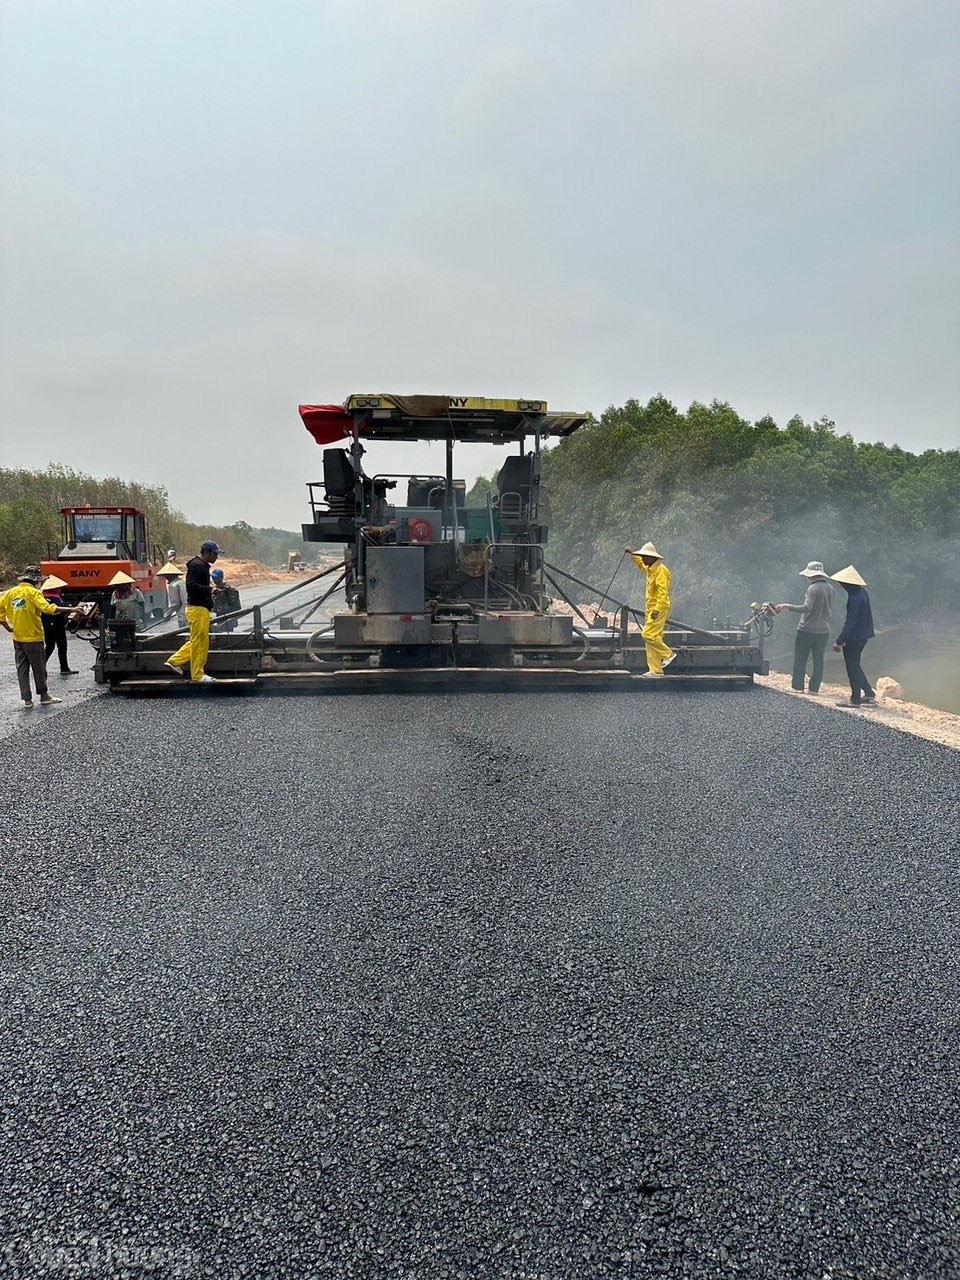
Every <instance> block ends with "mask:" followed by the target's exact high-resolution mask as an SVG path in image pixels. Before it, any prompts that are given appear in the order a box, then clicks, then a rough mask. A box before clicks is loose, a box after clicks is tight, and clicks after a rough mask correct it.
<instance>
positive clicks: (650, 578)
mask: <svg viewBox="0 0 960 1280" xmlns="http://www.w3.org/2000/svg"><path fill="white" fill-rule="evenodd" d="M624 552H625V554H626V555H628V556H630V557H631V558H632V559H633V563H634V564H635V565H636V566H637V568H638V569H639V570H640V572H641V573H643V574H645V575H646V579H647V598H646V607H645V615H646V616H645V618H644V623H643V632H642V635H643V643H644V646H645V647H646V650H647V671H646V675H647V676H662V675H663V669H664V667H668V666H669V665H670V663H671V662H672V661H673V660H674V658H675V657H676V656H677V655H676V654H675V653H674V651H673V650H672V649H671V648H670V646H669V645H668V644H666V643H665V641H664V639H663V633H664V631H665V630H666V626H667V623H668V622H669V620H670V570H669V569H668V568H667V566H666V565H665V564H664V563H663V556H662V555H661V554H660V552H659V551H658V550H657V548H656V547H655V546H654V545H653V543H652V542H645V543H644V544H643V546H642V547H641V548H640V550H639V551H634V550H633V549H632V548H631V547H625V548H624Z"/></svg>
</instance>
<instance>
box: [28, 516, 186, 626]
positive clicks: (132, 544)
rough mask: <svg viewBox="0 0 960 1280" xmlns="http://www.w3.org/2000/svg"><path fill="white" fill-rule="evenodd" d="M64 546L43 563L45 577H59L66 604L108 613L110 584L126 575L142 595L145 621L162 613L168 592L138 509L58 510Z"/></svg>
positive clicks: (157, 553)
mask: <svg viewBox="0 0 960 1280" xmlns="http://www.w3.org/2000/svg"><path fill="white" fill-rule="evenodd" d="M60 518H61V521H62V539H63V542H62V547H61V549H60V551H59V552H56V550H55V548H53V547H48V549H47V550H48V555H49V556H50V558H49V559H47V560H44V561H42V562H41V565H40V571H41V573H43V574H44V576H49V575H53V576H55V577H57V578H61V579H62V580H63V581H64V582H65V583H66V584H67V585H66V586H65V587H64V588H63V592H62V594H63V599H64V602H65V603H66V604H76V605H80V604H91V603H96V604H97V605H98V606H99V608H100V611H101V613H104V614H107V613H108V612H109V603H110V597H111V595H112V593H113V587H112V586H111V581H112V579H113V578H114V577H115V575H116V574H118V573H126V574H129V575H130V577H131V578H133V580H134V583H135V584H136V586H137V588H138V589H139V590H140V591H141V592H142V594H143V598H144V605H145V609H146V613H147V615H148V616H151V615H152V616H154V617H159V616H160V614H162V612H163V610H164V609H165V608H166V603H167V593H166V589H165V587H164V583H163V579H162V578H159V577H157V569H159V568H160V567H161V566H162V564H163V563H164V559H163V554H162V552H161V551H160V550H159V549H158V548H157V547H151V546H150V541H149V529H148V526H147V516H146V512H144V511H140V510H139V509H138V508H137V507H91V506H84V507H62V508H61V510H60Z"/></svg>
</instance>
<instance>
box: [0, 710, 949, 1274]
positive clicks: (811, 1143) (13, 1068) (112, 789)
mask: <svg viewBox="0 0 960 1280" xmlns="http://www.w3.org/2000/svg"><path fill="white" fill-rule="evenodd" d="M54 764H55V770H54ZM54 772H55V781H56V789H55V801H54V802H53V803H51V802H50V801H49V800H48V799H47V798H46V796H45V794H44V792H45V790H46V787H47V785H48V780H51V779H52V775H54ZM958 778H960V774H958V758H957V756H956V753H955V752H953V751H951V750H948V749H947V748H945V747H942V746H939V745H935V744H933V743H928V742H923V741H920V740H918V739H916V738H913V737H909V736H907V735H901V734H890V733H887V732H884V731H882V730H881V729H880V728H879V727H876V726H874V725H871V724H869V723H863V722H858V721H856V720H855V719H854V717H853V716H851V715H835V716H830V715H824V714H823V712H822V711H821V710H820V709H819V708H818V707H816V706H813V705H810V704H807V703H805V702H803V701H801V700H800V699H796V700H787V699H779V698H776V699H775V698H772V697H771V696H770V695H769V694H768V693H765V692H761V691H759V690H755V691H745V692H742V693H728V694H722V693H685V694H677V693H672V692H671V691H669V690H667V689H663V690H661V689H654V690H646V691H644V694H643V696H630V695H622V694H601V695H597V694H589V693H575V692H568V693H566V694H564V695H561V696H557V695H552V694H538V693H529V694H525V695H519V696H518V695H514V696H508V695H499V694H484V695H476V694H474V695H464V696H463V697H459V698H450V697H437V696H430V695H422V696H409V697H403V696H396V695H394V696H379V695H368V696H365V697H348V696H330V697H326V698H319V697H314V698H309V697H293V696H288V697H270V696H256V697H248V698H233V699H223V700H214V699H205V698H204V699H201V698H197V699H195V700H194V699H180V700H171V701H147V702H128V701H126V700H122V699H113V698H108V699H96V700H93V701H89V702H87V703H85V704H84V705H80V706H77V707H74V708H72V709H70V710H69V711H68V712H67V714H65V715H61V716H59V717H58V718H56V719H54V720H51V721H50V722H48V723H45V724H44V725H43V726H42V728H41V730H40V731H35V732H31V733H29V734H26V735H21V736H15V737H8V738H7V739H6V740H4V741H3V742H0V799H2V803H3V809H4V813H5V814H7V815H8V816H7V818H6V819H5V822H4V824H3V828H2V834H0V842H2V856H3V861H4V873H3V876H2V879H0V914H2V917H3V919H4V921H5V922H6V925H5V928H4V930H3V933H2V935H0V983H2V989H0V1001H2V1004H0V1008H2V1012H0V1072H2V1077H3V1086H2V1089H0V1095H2V1096H0V1206H3V1208H2V1209H0V1274H5V1273H7V1272H9V1273H10V1274H13V1275H18V1274H19V1275H23V1276H34V1275H37V1276H39V1275H47V1274H77V1275H85V1274H96V1275H97V1276H98V1277H100V1276H111V1277H113V1276H117V1277H128V1278H129V1277H138V1278H139V1277H140V1276H141V1275H160V1276H167V1275H178V1274H184V1275H186V1274H193V1275H199V1276H204V1277H211V1278H215V1280H226V1278H227V1277H235V1276H238V1277H239V1276H244V1277H246V1276H249V1277H255V1278H256V1280H266V1278H268V1277H281V1276H283V1277H297V1278H298V1280H300V1278H306V1277H317V1278H319V1277H323V1280H327V1278H328V1277H357V1278H358V1280H359V1278H361V1277H362V1278H363V1280H368V1278H376V1280H379V1277H402V1278H404V1280H448V1278H449V1280H454V1278H455V1277H456V1278H459V1277H483V1278H484V1280H487V1278H490V1280H499V1278H500V1277H503V1280H521V1277H523V1278H524V1280H567V1278H569V1280H593V1278H594V1277H615V1278H616V1280H633V1278H639V1277H646V1276H669V1277H675V1276H692V1277H729V1276H734V1275H736V1276H746V1277H755V1278H756V1280H776V1278H778V1277H810V1278H811V1280H813V1278H814V1277H815V1278H816V1280H823V1278H824V1277H827V1276H829V1277H830V1280H867V1278H870V1277H883V1278H884V1280H887V1278H889V1280H895V1278H896V1280H901V1278H902V1277H905V1276H910V1277H913V1276H917V1277H924V1278H928V1277H944V1278H945V1280H946V1278H948V1277H950V1278H952V1277H954V1276H956V1275H957V1274H958V1273H960V1243H958V1240H960V1158H958V1156H957V1143H956V1136H957V1133H958V1131H960V1104H958V1097H960V1091H958V1085H960V1079H958V1074H960V1072H958V1066H957V1055H956V1043H957V1032H958V1029H960V1028H958V1024H960V1012H958V996H957V992H958V989H960V985H958V979H960V973H958V969H960V946H958V943H960V938H958V921H960V876H958V866H957V863H958V857H960V836H958V828H957V796H958ZM25 784H26V787H27V790H26V792H25ZM25 794H27V795H28V796H29V795H31V794H36V795H37V799H36V803H35V804H33V805H31V804H29V803H25V800H24V796H25ZM58 1249H59V1250H60V1251H61V1252H60V1254H59V1255H58V1254H57V1253H56V1250H58ZM71 1250H72V1251H73V1252H72V1253H70V1252H69V1251H71ZM58 1256H59V1257H60V1258H61V1261H62V1260H63V1259H64V1258H66V1259H67V1260H68V1261H69V1263H70V1265H72V1266H73V1267H74V1268H75V1269H74V1271H73V1272H70V1271H66V1270H65V1269H64V1267H63V1266H61V1268H60V1271H59V1272H58V1271H57V1270H56V1269H55V1264H56V1259H57V1257H58ZM91 1259H93V1260H94V1261H95V1263H96V1269H95V1271H94V1270H93V1268H92V1266H91ZM17 1267H19V1268H20V1270H19V1271H18V1270H17ZM84 1267H86V1270H84V1269H83V1268H84ZM5 1268H6V1271H5V1270H4V1269H5Z"/></svg>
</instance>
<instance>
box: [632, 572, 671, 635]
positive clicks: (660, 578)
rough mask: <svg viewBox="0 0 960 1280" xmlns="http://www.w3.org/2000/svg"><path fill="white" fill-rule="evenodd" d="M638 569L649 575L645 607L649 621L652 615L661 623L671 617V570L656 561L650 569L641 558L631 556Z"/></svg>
mask: <svg viewBox="0 0 960 1280" xmlns="http://www.w3.org/2000/svg"><path fill="white" fill-rule="evenodd" d="M631 559H632V560H633V563H634V564H635V565H636V566H637V568H638V569H642V570H643V572H644V573H645V574H646V575H647V602H646V604H645V606H644V608H645V610H646V614H647V618H648V619H649V617H650V615H651V614H652V613H655V614H657V615H658V619H659V621H661V622H666V620H667V619H668V618H669V617H670V570H669V569H668V568H667V566H666V565H665V564H664V563H663V561H662V560H655V561H654V562H653V564H652V565H650V567H649V569H648V568H647V566H646V565H645V564H644V563H643V561H642V560H641V559H640V557H639V556H631Z"/></svg>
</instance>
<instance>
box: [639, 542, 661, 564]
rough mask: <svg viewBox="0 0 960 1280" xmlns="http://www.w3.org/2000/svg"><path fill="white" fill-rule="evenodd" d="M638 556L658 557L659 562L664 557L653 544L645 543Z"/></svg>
mask: <svg viewBox="0 0 960 1280" xmlns="http://www.w3.org/2000/svg"><path fill="white" fill-rule="evenodd" d="M637 555H638V556H656V557H657V559H658V560H662V559H663V556H662V555H661V554H660V552H659V551H658V550H657V548H656V547H655V546H654V545H653V543H652V542H645V543H644V544H643V546H642V547H641V548H640V550H639V551H638V552H637Z"/></svg>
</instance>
